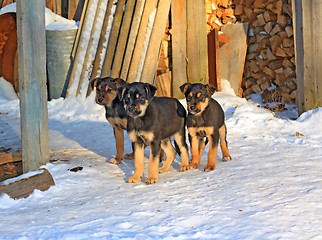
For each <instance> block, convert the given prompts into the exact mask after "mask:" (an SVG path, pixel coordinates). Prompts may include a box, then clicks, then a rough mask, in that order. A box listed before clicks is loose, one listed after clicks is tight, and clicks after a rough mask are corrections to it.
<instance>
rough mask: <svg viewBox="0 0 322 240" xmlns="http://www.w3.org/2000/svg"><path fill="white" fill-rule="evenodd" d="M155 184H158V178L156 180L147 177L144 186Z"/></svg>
mask: <svg viewBox="0 0 322 240" xmlns="http://www.w3.org/2000/svg"><path fill="white" fill-rule="evenodd" d="M157 182H158V178H156V177H147V178H146V179H145V183H146V184H153V183H157Z"/></svg>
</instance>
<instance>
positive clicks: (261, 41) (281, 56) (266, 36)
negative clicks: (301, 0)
mask: <svg viewBox="0 0 322 240" xmlns="http://www.w3.org/2000/svg"><path fill="white" fill-rule="evenodd" d="M233 4H235V16H236V17H237V19H238V20H239V21H241V22H249V23H250V25H249V33H248V52H247V57H246V62H245V69H244V76H243V85H244V88H245V92H244V93H245V96H247V95H249V94H251V93H259V92H263V94H262V97H263V100H264V102H272V101H273V102H283V103H294V102H295V99H296V88H297V86H296V82H295V77H296V76H295V57H294V38H293V34H294V33H293V26H292V6H291V0H233ZM272 86H275V88H274V87H272ZM268 89H269V90H268Z"/></svg>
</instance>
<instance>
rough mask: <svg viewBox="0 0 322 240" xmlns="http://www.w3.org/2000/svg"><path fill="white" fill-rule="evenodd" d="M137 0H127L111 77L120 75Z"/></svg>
mask: <svg viewBox="0 0 322 240" xmlns="http://www.w3.org/2000/svg"><path fill="white" fill-rule="evenodd" d="M134 5H135V0H127V2H126V8H125V12H124V16H123V20H122V26H121V30H120V35H119V38H118V40H117V46H116V50H115V54H114V60H113V66H112V70H111V71H112V72H111V77H114V78H117V77H119V76H120V73H121V67H122V62H123V57H124V54H125V47H126V43H127V40H128V35H129V31H130V26H131V21H132V17H133V13H134Z"/></svg>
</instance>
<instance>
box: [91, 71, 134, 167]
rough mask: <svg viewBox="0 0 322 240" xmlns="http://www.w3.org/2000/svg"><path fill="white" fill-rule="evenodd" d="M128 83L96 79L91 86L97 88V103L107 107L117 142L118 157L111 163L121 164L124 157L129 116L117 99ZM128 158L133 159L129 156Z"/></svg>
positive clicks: (107, 117) (108, 119)
mask: <svg viewBox="0 0 322 240" xmlns="http://www.w3.org/2000/svg"><path fill="white" fill-rule="evenodd" d="M124 84H126V82H125V81H124V80H123V79H121V78H111V77H105V78H96V79H93V80H92V81H91V86H92V88H93V89H94V87H96V97H95V102H96V103H97V104H99V105H103V106H104V107H105V116H106V119H107V121H108V122H109V123H110V124H111V125H112V127H113V131H114V137H115V142H116V157H115V158H112V159H111V160H110V163H114V164H116V163H120V162H122V160H123V155H124V132H123V131H124V130H126V127H127V114H126V111H125V109H124V106H123V103H122V102H121V101H120V99H119V98H118V97H117V90H118V88H119V87H122V86H123V85H124ZM125 157H126V158H131V154H127V155H126V156H125ZM132 158H133V157H132Z"/></svg>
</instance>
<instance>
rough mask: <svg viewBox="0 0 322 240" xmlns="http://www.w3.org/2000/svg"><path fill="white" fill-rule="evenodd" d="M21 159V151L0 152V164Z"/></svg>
mask: <svg viewBox="0 0 322 240" xmlns="http://www.w3.org/2000/svg"><path fill="white" fill-rule="evenodd" d="M21 160H22V153H6V154H0V165H2V164H5V163H11V162H15V161H21Z"/></svg>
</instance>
